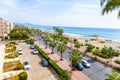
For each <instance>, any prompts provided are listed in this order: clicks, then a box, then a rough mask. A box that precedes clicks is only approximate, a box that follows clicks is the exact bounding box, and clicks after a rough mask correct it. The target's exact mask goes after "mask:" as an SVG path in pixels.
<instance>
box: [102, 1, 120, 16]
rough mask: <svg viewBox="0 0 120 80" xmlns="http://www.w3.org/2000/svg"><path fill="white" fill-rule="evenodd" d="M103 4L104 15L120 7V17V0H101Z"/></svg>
mask: <svg viewBox="0 0 120 80" xmlns="http://www.w3.org/2000/svg"><path fill="white" fill-rule="evenodd" d="M101 6H102V7H103V9H102V14H103V15H104V14H105V13H109V12H112V11H113V10H116V9H118V17H120V0H101Z"/></svg>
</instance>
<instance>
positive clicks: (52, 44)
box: [49, 41, 56, 54]
mask: <svg viewBox="0 0 120 80" xmlns="http://www.w3.org/2000/svg"><path fill="white" fill-rule="evenodd" d="M49 45H50V47H51V48H52V52H51V54H54V48H55V46H56V42H53V41H52V42H50V44H49Z"/></svg>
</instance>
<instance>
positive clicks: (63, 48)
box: [57, 43, 67, 60]
mask: <svg viewBox="0 0 120 80" xmlns="http://www.w3.org/2000/svg"><path fill="white" fill-rule="evenodd" d="M66 49H67V46H66V45H65V44H63V43H61V44H59V45H58V47H57V51H58V52H60V54H61V59H60V60H63V59H62V56H63V53H64V52H65V51H66Z"/></svg>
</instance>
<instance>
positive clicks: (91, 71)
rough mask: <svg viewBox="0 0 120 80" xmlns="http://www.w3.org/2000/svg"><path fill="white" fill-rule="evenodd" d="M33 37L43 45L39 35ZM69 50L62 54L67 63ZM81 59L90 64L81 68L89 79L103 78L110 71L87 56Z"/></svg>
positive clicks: (99, 79)
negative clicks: (88, 66)
mask: <svg viewBox="0 0 120 80" xmlns="http://www.w3.org/2000/svg"><path fill="white" fill-rule="evenodd" d="M35 38H36V39H37V40H38V41H39V43H40V44H42V45H45V44H44V41H43V39H42V38H41V37H40V36H38V35H35ZM48 48H50V47H49V46H48ZM50 49H51V48H50ZM54 51H55V53H56V54H57V55H59V56H60V53H58V52H57V48H55V49H54ZM70 52H71V50H69V49H67V50H66V52H65V53H64V54H63V58H64V59H66V61H68V63H70V61H69V55H70V54H71V53H70ZM83 59H84V60H87V61H88V62H89V63H90V64H91V67H90V68H84V69H83V70H82V72H83V73H84V74H85V75H86V76H88V77H89V78H90V80H105V79H106V76H105V74H110V73H111V68H109V67H105V66H104V65H103V64H101V63H99V62H97V61H95V60H93V59H90V58H88V57H83Z"/></svg>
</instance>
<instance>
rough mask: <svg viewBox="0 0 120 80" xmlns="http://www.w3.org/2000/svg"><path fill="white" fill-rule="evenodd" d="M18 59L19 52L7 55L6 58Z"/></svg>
mask: <svg viewBox="0 0 120 80" xmlns="http://www.w3.org/2000/svg"><path fill="white" fill-rule="evenodd" d="M16 57H18V53H17V52H15V53H13V54H9V55H6V56H5V59H9V58H16Z"/></svg>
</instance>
